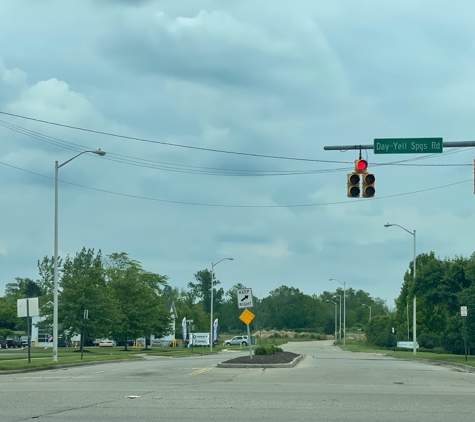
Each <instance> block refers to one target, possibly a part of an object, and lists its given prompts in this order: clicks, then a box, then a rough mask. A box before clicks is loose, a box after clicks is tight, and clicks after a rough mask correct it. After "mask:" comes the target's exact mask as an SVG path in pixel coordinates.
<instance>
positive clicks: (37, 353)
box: [0, 346, 222, 371]
mask: <svg viewBox="0 0 475 422" xmlns="http://www.w3.org/2000/svg"><path fill="white" fill-rule="evenodd" d="M220 349H222V347H220V346H218V347H216V348H215V349H213V352H210V350H209V347H194V348H193V350H192V349H191V348H185V347H153V348H149V349H147V350H145V349H144V348H142V347H129V348H128V350H127V351H125V350H124V348H123V347H121V346H119V347H107V348H102V347H85V348H84V356H83V360H81V353H80V352H79V349H77V348H71V347H68V348H63V347H60V348H59V350H58V362H56V363H55V362H53V361H52V360H53V349H52V348H46V349H45V348H40V347H33V348H31V353H30V356H31V363H28V350H27V349H21V350H15V351H13V350H11V351H10V352H7V353H4V354H0V371H2V370H17V369H31V368H45V367H54V366H57V365H64V364H81V363H88V362H106V361H117V360H124V359H140V358H141V356H142V355H149V356H168V357H178V356H192V355H204V354H209V353H215V352H217V351H219V350H220Z"/></svg>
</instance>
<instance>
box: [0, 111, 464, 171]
mask: <svg viewBox="0 0 475 422" xmlns="http://www.w3.org/2000/svg"><path fill="white" fill-rule="evenodd" d="M0 126H2V127H5V128H6V129H9V130H12V131H14V132H17V133H20V134H23V135H26V136H29V137H31V138H34V139H37V140H39V141H41V142H45V143H48V144H51V145H54V146H58V147H61V148H65V149H68V150H72V151H75V152H80V151H83V150H84V149H85V148H89V149H92V148H91V147H87V146H84V145H79V144H75V143H72V142H69V141H65V140H62V139H59V138H55V137H52V136H49V135H44V134H41V133H39V132H36V131H33V130H30V129H26V128H23V127H21V126H17V125H14V124H13V123H10V122H6V121H4V120H0ZM465 149H467V148H460V149H458V150H455V151H451V152H449V153H446V155H448V154H453V153H458V152H462V151H463V150H465ZM366 155H367V151H366ZM438 155H439V154H429V155H428V156H424V157H413V158H409V159H406V160H399V161H396V162H389V163H372V165H373V166H388V165H401V166H426V167H440V166H444V167H454V166H471V164H411V163H407V161H416V160H420V159H424V158H432V156H438ZM104 159H106V160H108V161H114V162H118V163H122V164H127V165H132V166H136V167H143V168H150V169H157V170H164V171H169V172H177V173H188V174H200V175H211V176H247V177H250V176H252V177H256V176H261V177H262V176H294V175H315V174H322V173H333V172H341V171H347V170H348V168H349V167H338V168H331V169H318V170H316V169H315V170H250V169H224V168H216V167H201V166H190V165H185V164H177V163H167V162H162V161H156V160H150V159H143V158H137V157H130V156H126V155H122V154H116V153H112V152H108V156H107V157H104ZM335 162H336V161H335ZM338 163H341V164H350V162H346V161H339V162H338Z"/></svg>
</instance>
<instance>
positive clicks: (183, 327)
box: [181, 317, 186, 343]
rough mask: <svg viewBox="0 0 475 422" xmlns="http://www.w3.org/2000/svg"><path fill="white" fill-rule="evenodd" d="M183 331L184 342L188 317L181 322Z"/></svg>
mask: <svg viewBox="0 0 475 422" xmlns="http://www.w3.org/2000/svg"><path fill="white" fill-rule="evenodd" d="M181 332H182V336H183V343H184V342H185V341H186V317H185V318H183V321H182V322H181Z"/></svg>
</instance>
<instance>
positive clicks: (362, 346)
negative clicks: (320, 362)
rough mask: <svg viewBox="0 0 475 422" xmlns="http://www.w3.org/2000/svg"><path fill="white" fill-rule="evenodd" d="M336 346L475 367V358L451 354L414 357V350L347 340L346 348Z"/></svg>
mask: <svg viewBox="0 0 475 422" xmlns="http://www.w3.org/2000/svg"><path fill="white" fill-rule="evenodd" d="M335 345H337V346H338V347H340V348H341V349H343V350H348V351H350V352H362V353H381V354H384V355H386V356H394V357H397V358H406V359H429V360H434V361H437V360H439V361H443V362H451V363H458V364H461V365H467V366H473V367H475V356H467V361H465V356H464V355H454V354H451V353H432V352H426V351H424V352H419V351H418V352H417V354H416V355H415V356H414V354H413V352H412V350H407V351H401V350H394V349H383V348H377V347H375V346H371V345H368V344H366V342H365V341H364V340H347V341H346V346H343V344H342V343H341V344H340V341H337V342H335Z"/></svg>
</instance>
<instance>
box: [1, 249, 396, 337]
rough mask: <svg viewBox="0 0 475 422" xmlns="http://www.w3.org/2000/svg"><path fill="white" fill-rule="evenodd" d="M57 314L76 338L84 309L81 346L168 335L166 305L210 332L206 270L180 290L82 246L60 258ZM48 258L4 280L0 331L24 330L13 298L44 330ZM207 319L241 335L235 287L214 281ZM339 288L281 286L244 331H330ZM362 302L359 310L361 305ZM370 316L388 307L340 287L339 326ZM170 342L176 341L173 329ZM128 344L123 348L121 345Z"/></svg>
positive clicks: (257, 301)
mask: <svg viewBox="0 0 475 422" xmlns="http://www.w3.org/2000/svg"><path fill="white" fill-rule="evenodd" d="M58 267H59V276H58V286H59V289H58V292H59V293H58V311H59V312H58V314H59V318H58V320H59V325H60V327H59V328H60V332H68V333H71V334H79V333H81V332H82V327H83V323H84V311H85V310H88V314H89V319H88V321H87V330H86V341H87V340H91V339H94V338H103V337H112V338H114V339H116V340H124V341H125V340H127V339H132V338H137V337H143V336H146V337H148V336H149V335H151V334H155V335H156V336H161V335H166V334H169V333H170V330H171V315H170V312H169V310H168V309H167V307H166V306H165V304H166V302H167V301H173V302H174V304H175V309H176V311H177V314H178V323H177V327H180V322H181V320H182V319H183V318H184V317H186V318H187V319H193V321H194V325H195V330H196V331H204V332H207V331H209V327H210V305H211V271H210V270H209V269H202V270H199V271H197V272H196V273H195V274H193V281H190V282H189V283H188V285H187V287H186V288H177V287H173V286H171V285H170V284H169V280H168V277H167V276H165V275H160V274H156V273H153V272H150V271H147V270H145V269H143V268H142V265H141V263H140V262H138V261H136V260H133V259H131V258H130V257H129V256H128V254H126V253H125V252H122V253H113V254H110V255H107V256H105V257H104V256H102V252H101V251H100V250H99V251H97V252H95V251H94V249H86V248H83V249H82V250H81V251H80V252H78V253H76V254H75V255H74V256H69V255H68V256H66V258H64V259H59V261H58ZM53 268H54V261H53V258H52V257H47V256H46V257H44V258H43V259H42V260H39V261H38V274H39V278H38V279H37V280H32V279H29V278H20V277H18V278H16V279H15V282H12V283H8V284H7V285H6V288H5V295H4V296H3V297H0V333H1V332H2V330H3V332H4V333H5V332H6V331H11V330H15V331H26V319H25V318H17V317H16V301H17V299H19V298H25V297H38V298H39V304H40V314H41V316H42V317H43V321H42V322H41V325H42V327H44V328H46V329H47V330H48V329H51V326H52V320H53V287H54V277H53ZM213 287H214V300H213V302H214V316H215V317H216V318H218V320H219V330H220V332H223V331H224V332H228V333H242V332H244V331H245V329H246V326H245V324H244V323H243V322H242V321H241V320H240V319H239V315H240V313H241V312H242V310H239V309H238V307H237V293H236V290H237V289H239V288H243V287H244V286H243V285H242V284H237V285H235V286H233V287H232V288H230V289H229V290H227V291H225V290H224V289H223V288H222V287H221V282H220V281H219V280H217V279H216V278H214V283H213ZM340 297H341V298H342V304H343V289H341V288H337V289H336V290H335V291H334V292H330V291H324V292H323V293H322V294H320V295H318V296H317V295H308V294H305V293H303V292H301V291H300V290H299V289H298V288H296V287H289V286H285V285H283V286H280V287H278V288H276V289H274V290H272V291H270V293H269V295H268V296H266V297H263V298H262V297H254V298H253V299H254V307H253V308H252V312H253V313H254V314H255V318H254V320H253V321H252V323H251V329H252V330H253V331H257V330H262V329H266V330H272V329H276V330H293V331H297V332H299V331H300V332H302V331H308V332H313V333H321V334H333V333H334V330H335V307H334V304H333V303H331V302H329V301H332V302H334V303H337V306H338V312H337V321H338V322H340V321H339V316H340V311H339V301H340ZM363 305H366V307H365V306H363ZM368 306H370V307H371V310H372V315H373V316H377V315H387V314H388V312H389V310H388V308H387V306H386V304H385V302H384V301H383V300H382V299H379V298H372V297H371V296H370V294H369V293H367V292H364V291H362V290H353V289H347V290H346V326H347V331H349V330H355V331H356V330H362V331H364V330H365V328H366V325H367V323H368V321H369V308H368ZM177 331H178V333H177V337H180V335H181V334H180V333H179V329H178V330H177ZM125 344H127V343H125Z"/></svg>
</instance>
